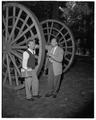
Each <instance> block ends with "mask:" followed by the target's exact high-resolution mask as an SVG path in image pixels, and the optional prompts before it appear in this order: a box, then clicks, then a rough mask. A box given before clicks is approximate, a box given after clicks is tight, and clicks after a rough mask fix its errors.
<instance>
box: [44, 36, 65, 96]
mask: <svg viewBox="0 0 96 120" xmlns="http://www.w3.org/2000/svg"><path fill="white" fill-rule="evenodd" d="M46 49H48V92H47V94H46V95H45V96H46V97H50V96H53V97H54V98H56V96H57V91H58V88H59V85H60V78H61V74H62V61H63V54H64V51H63V49H62V48H61V47H59V46H58V44H57V41H56V39H55V38H53V39H52V40H51V45H49V46H46ZM46 65H47V64H46Z"/></svg>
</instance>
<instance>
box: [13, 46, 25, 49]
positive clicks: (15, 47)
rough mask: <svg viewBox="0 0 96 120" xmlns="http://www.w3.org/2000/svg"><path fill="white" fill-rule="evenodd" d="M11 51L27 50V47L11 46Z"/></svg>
mask: <svg viewBox="0 0 96 120" xmlns="http://www.w3.org/2000/svg"><path fill="white" fill-rule="evenodd" d="M12 48H13V49H27V46H12Z"/></svg>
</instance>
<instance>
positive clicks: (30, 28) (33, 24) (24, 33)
mask: <svg viewBox="0 0 96 120" xmlns="http://www.w3.org/2000/svg"><path fill="white" fill-rule="evenodd" d="M33 26H34V24H32V25H31V26H30V27H29V28H27V29H26V30H25V31H24V32H23V33H22V34H21V35H20V36H18V37H17V38H16V39H15V40H14V41H12V42H11V44H13V43H14V42H16V41H17V40H18V39H19V38H21V37H22V36H23V35H24V34H25V33H27V32H28V31H29V30H30V29H31V28H32V27H33Z"/></svg>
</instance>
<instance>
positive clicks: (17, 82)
mask: <svg viewBox="0 0 96 120" xmlns="http://www.w3.org/2000/svg"><path fill="white" fill-rule="evenodd" d="M14 71H15V78H16V85H17V86H18V85H19V81H18V76H17V71H16V69H15V68H14Z"/></svg>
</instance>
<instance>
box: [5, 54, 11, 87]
mask: <svg viewBox="0 0 96 120" xmlns="http://www.w3.org/2000/svg"><path fill="white" fill-rule="evenodd" d="M6 59H7V71H8V77H9V84H10V85H12V80H11V73H10V67H9V63H10V62H9V58H8V55H7V54H6Z"/></svg>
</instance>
